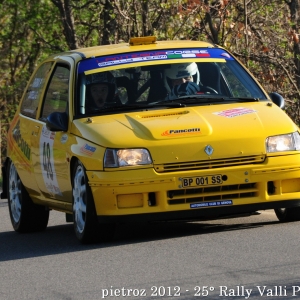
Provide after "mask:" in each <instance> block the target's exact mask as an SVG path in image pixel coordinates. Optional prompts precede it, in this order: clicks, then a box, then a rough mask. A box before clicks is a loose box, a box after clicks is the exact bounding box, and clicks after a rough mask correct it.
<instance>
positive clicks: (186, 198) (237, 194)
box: [167, 183, 258, 205]
mask: <svg viewBox="0 0 300 300" xmlns="http://www.w3.org/2000/svg"><path fill="white" fill-rule="evenodd" d="M257 194H258V188H257V184H256V183H244V184H234V185H221V186H213V187H202V188H193V189H181V190H171V191H168V192H167V197H168V204H170V205H172V204H183V203H194V202H202V201H214V200H215V201H217V200H225V199H226V200H228V199H240V198H251V197H255V196H256V195H257Z"/></svg>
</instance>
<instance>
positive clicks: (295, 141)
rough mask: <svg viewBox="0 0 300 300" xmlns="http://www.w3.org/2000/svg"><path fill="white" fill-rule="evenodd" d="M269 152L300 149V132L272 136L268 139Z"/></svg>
mask: <svg viewBox="0 0 300 300" xmlns="http://www.w3.org/2000/svg"><path fill="white" fill-rule="evenodd" d="M266 147H267V152H281V151H295V150H300V136H299V133H298V132H297V131H296V132H293V133H289V134H283V135H276V136H270V137H268V138H267V140H266Z"/></svg>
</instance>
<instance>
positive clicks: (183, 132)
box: [161, 127, 201, 136]
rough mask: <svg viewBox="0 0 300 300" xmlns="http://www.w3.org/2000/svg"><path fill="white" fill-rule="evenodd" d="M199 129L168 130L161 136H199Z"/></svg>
mask: <svg viewBox="0 0 300 300" xmlns="http://www.w3.org/2000/svg"><path fill="white" fill-rule="evenodd" d="M200 133H201V131H200V128H199V127H197V128H187V129H169V130H166V131H164V132H163V133H162V134H161V135H162V136H179V135H189V134H200Z"/></svg>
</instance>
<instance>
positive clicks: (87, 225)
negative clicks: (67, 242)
mask: <svg viewBox="0 0 300 300" xmlns="http://www.w3.org/2000/svg"><path fill="white" fill-rule="evenodd" d="M72 185H73V220H74V230H75V234H76V237H77V238H78V240H79V241H80V242H81V243H93V242H100V241H101V242H104V241H109V240H111V239H112V237H113V235H114V231H115V224H100V223H99V222H98V220H97V214H96V209H95V203H94V198H93V194H92V191H91V188H90V186H89V184H88V178H87V175H86V172H85V169H84V167H83V165H82V163H81V162H80V161H77V162H76V164H75V166H74V171H73V180H72Z"/></svg>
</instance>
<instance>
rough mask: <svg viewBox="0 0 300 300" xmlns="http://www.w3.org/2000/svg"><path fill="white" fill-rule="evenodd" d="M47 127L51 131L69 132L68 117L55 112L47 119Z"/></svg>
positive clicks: (63, 113)
mask: <svg viewBox="0 0 300 300" xmlns="http://www.w3.org/2000/svg"><path fill="white" fill-rule="evenodd" d="M46 127H47V129H49V130H50V131H67V130H68V115H67V113H65V112H53V113H51V114H50V115H49V116H48V117H47V119H46Z"/></svg>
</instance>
